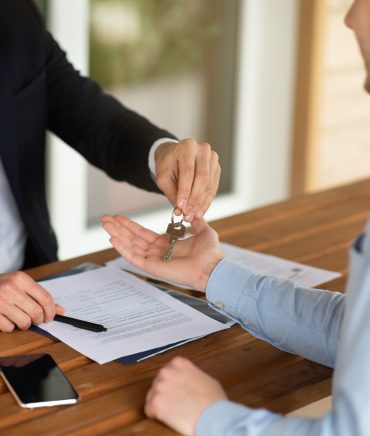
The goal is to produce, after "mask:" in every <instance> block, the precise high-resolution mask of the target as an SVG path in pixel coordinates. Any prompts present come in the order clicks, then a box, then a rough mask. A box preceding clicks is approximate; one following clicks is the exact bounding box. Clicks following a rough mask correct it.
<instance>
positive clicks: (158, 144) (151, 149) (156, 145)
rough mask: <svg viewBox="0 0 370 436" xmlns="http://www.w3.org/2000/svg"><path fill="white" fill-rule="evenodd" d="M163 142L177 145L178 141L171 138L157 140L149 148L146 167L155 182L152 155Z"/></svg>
mask: <svg viewBox="0 0 370 436" xmlns="http://www.w3.org/2000/svg"><path fill="white" fill-rule="evenodd" d="M164 142H176V143H178V142H179V141H177V140H176V139H173V138H159V139H157V140H156V141H154V142H153V144H152V146H151V147H150V150H149V155H148V167H149V170H150V175H151V177H152V179H153V180H154V181H155V177H156V172H155V159H154V153H155V151H156V150H157V148H158V147H159V146H160V145H161V144H163V143H164Z"/></svg>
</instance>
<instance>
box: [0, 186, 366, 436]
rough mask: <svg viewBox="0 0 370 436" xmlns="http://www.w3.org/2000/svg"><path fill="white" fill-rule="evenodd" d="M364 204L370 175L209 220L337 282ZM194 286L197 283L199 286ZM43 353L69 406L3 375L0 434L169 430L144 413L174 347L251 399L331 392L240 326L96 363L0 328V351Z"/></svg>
mask: <svg viewBox="0 0 370 436" xmlns="http://www.w3.org/2000/svg"><path fill="white" fill-rule="evenodd" d="M369 209H370V180H364V181H361V182H357V183H354V184H351V185H347V186H343V187H340V188H336V189H332V190H329V191H324V192H321V193H315V194H310V195H306V196H303V197H300V198H297V199H293V200H289V201H285V202H281V203H277V204H274V205H270V206H267V207H263V208H260V209H256V210H252V211H249V212H246V213H243V214H240V215H236V216H233V217H230V218H227V219H222V220H219V221H215V222H213V223H212V226H213V227H214V228H215V229H216V230H217V231H218V232H219V235H220V239H221V240H222V241H225V242H229V243H232V244H235V245H238V246H241V247H246V248H249V249H252V250H256V251H261V252H265V253H270V254H273V255H277V256H281V257H284V258H287V259H291V260H294V261H298V262H303V263H306V264H309V265H313V266H317V267H321V268H327V269H331V270H335V271H340V272H341V273H342V274H343V276H342V277H341V278H339V279H336V280H334V281H331V282H330V283H327V284H325V286H322V287H325V288H326V289H331V290H339V291H343V290H344V288H345V281H346V274H347V250H348V247H349V245H350V243H351V241H352V239H353V238H354V236H355V235H356V234H358V233H359V232H360V231H361V230H362V228H363V226H364V223H365V221H366V218H367V215H368V213H369ZM115 257H116V253H115V252H114V251H113V250H105V251H101V252H98V253H93V254H90V255H87V256H82V257H79V258H75V259H72V260H68V261H64V262H56V263H53V264H49V265H45V266H42V267H39V268H35V269H32V270H29V271H28V272H29V273H30V275H32V277H34V278H35V279H41V278H42V277H45V276H48V275H50V274H54V273H57V272H59V271H63V270H65V269H68V268H70V267H72V266H75V265H78V264H81V263H83V262H86V261H91V262H95V263H98V264H101V265H103V264H104V262H106V261H107V260H110V259H113V258H115ZM196 294H197V293H196ZM39 352H46V353H50V354H51V355H52V356H53V357H54V358H55V360H56V361H57V362H58V364H59V365H60V367H61V368H62V370H63V371H64V372H65V373H66V374H67V376H68V378H69V379H70V380H71V382H72V383H73V385H74V387H75V388H76V389H77V391H78V392H79V394H80V395H81V401H80V403H78V404H77V405H73V406H61V407H50V408H41V409H35V410H27V409H22V408H20V407H19V406H18V405H17V404H16V402H15V400H14V399H13V397H12V396H11V394H10V393H9V391H8V389H7V388H6V386H5V385H4V383H3V382H2V381H0V434H6V435H7V436H10V435H27V436H29V435H49V434H50V435H51V434H52V435H60V434H78V435H85V434H89V435H91V434H105V435H106V434H110V435H114V434H117V435H129V434H135V435H161V436H166V435H170V434H171V435H173V434H174V432H172V431H171V430H169V429H167V428H166V427H165V426H163V425H161V424H160V423H158V422H156V421H152V420H149V419H147V418H146V417H145V416H144V414H143V404H144V398H145V394H146V391H147V390H148V388H149V386H150V384H151V381H152V380H153V377H154V376H155V374H156V373H157V371H158V369H159V368H160V367H162V365H164V364H165V363H166V362H168V361H169V360H170V359H171V358H172V357H174V356H176V355H179V354H180V355H182V356H186V357H188V358H190V359H192V360H193V361H194V362H195V363H196V364H197V365H199V366H200V367H201V368H202V369H203V370H205V371H207V372H208V373H210V374H211V375H212V376H214V377H216V378H217V379H219V380H220V382H221V383H222V385H223V386H224V388H225V389H226V391H227V393H228V395H229V397H230V398H231V399H232V400H234V401H238V402H240V403H243V404H247V405H249V406H253V407H266V408H269V409H271V410H273V411H276V412H282V413H286V412H290V411H292V410H295V409H298V408H300V407H302V406H305V405H306V404H309V403H311V402H314V401H316V400H319V399H322V398H324V397H326V396H328V395H329V394H330V387H331V375H332V372H331V370H330V369H328V368H326V367H324V366H321V365H318V364H315V363H312V362H309V361H307V360H305V359H302V358H301V357H298V356H294V355H291V354H288V353H284V352H282V351H279V350H277V349H276V348H274V347H272V346H271V345H268V344H266V343H264V342H262V341H260V340H257V339H255V338H254V337H253V336H251V335H250V334H248V333H246V332H245V331H243V330H242V329H241V328H240V327H239V326H234V327H232V328H231V329H228V330H226V331H222V332H219V333H216V334H213V335H210V336H208V337H206V338H203V339H200V340H197V341H195V342H192V343H189V344H186V345H183V346H181V347H180V348H177V349H175V350H172V351H169V352H166V353H164V354H161V355H158V356H155V357H153V358H150V359H148V360H146V361H143V362H141V363H137V364H134V365H122V364H119V363H116V362H111V363H108V364H105V365H98V364H97V363H95V362H93V361H91V360H89V359H88V358H86V357H85V356H83V355H81V354H80V353H78V352H77V351H75V350H73V349H72V348H70V347H68V346H67V345H65V344H63V343H61V342H55V341H54V340H51V339H49V338H46V337H44V336H41V335H39V334H37V333H34V332H31V331H16V332H13V333H0V355H15V354H23V353H39Z"/></svg>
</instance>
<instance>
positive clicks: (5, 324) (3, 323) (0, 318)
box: [0, 314, 15, 333]
mask: <svg viewBox="0 0 370 436" xmlns="http://www.w3.org/2000/svg"><path fill="white" fill-rule="evenodd" d="M14 329H15V324H14V323H13V322H11V321H10V320H9V319H8V318H7V317H6V316H4V315H1V314H0V331H2V332H5V333H10V332H12V331H13V330H14Z"/></svg>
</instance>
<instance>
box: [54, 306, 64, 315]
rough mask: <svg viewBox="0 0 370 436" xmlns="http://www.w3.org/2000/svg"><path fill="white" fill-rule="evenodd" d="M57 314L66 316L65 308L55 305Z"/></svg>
mask: <svg viewBox="0 0 370 436" xmlns="http://www.w3.org/2000/svg"><path fill="white" fill-rule="evenodd" d="M55 313H57V314H58V315H63V314H64V307H62V306H60V305H59V304H55Z"/></svg>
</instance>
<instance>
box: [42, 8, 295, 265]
mask: <svg viewBox="0 0 370 436" xmlns="http://www.w3.org/2000/svg"><path fill="white" fill-rule="evenodd" d="M297 3H298V2H297V1H296V0H273V1H271V0H242V11H241V14H240V20H241V33H240V44H239V67H240V68H239V79H238V101H237V117H236V120H235V129H236V153H235V163H234V165H235V171H234V186H235V190H234V192H232V193H230V194H228V195H223V196H220V197H219V198H217V199H216V200H215V202H214V204H213V205H212V208H211V210H210V211H209V213H208V214H207V217H208V219H209V220H212V219H216V218H221V217H223V216H227V215H231V214H234V213H238V212H241V211H244V210H247V209H250V208H253V207H256V206H258V205H262V204H266V203H270V202H273V201H278V200H280V199H283V198H285V197H286V196H287V194H288V186H289V172H290V143H291V130H292V111H293V106H292V102H293V98H292V96H293V90H294V71H295V44H296V33H297V12H298V11H297ZM48 6H49V9H50V11H49V12H50V26H49V27H50V29H51V31H52V33H53V34H54V36H55V38H56V39H57V40H58V41H59V42H60V44H61V45H62V46H63V48H64V49H65V50H66V51H67V52H68V55H69V59H70V60H71V61H72V62H73V63H74V65H75V66H77V68H79V69H80V70H81V71H82V72H84V73H85V72H87V64H88V59H87V54H88V50H87V43H88V33H87V32H88V1H87V0H79V1H77V2H76V1H75V0H63V1H60V0H49V2H48ZM168 128H169V129H170V128H171V126H168ZM48 164H49V181H48V196H49V204H50V213H51V217H52V222H53V225H54V228H55V229H56V232H57V235H58V239H59V243H60V251H59V255H60V257H61V258H66V257H71V256H76V255H79V254H82V253H86V252H90V251H94V250H98V249H102V248H106V247H108V243H107V237H106V235H105V233H104V232H103V231H102V230H101V229H100V227H96V228H86V221H87V220H86V198H87V192H86V168H87V167H86V163H85V162H84V161H83V160H82V159H81V158H80V157H79V156H78V155H77V153H75V152H74V151H71V150H70V149H69V148H68V147H65V146H63V145H62V144H61V141H59V140H57V139H56V138H51V141H50V151H49V157H48ZM170 212H171V210H170V208H169V210H168V211H164V212H163V211H161V212H155V213H152V214H147V215H145V216H144V215H143V216H137V217H135V219H137V220H138V221H139V222H141V223H142V224H143V225H146V226H149V227H150V228H152V229H154V230H156V231H161V232H162V231H163V229H164V223H166V222H167V221H168V217H169V216H170Z"/></svg>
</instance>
